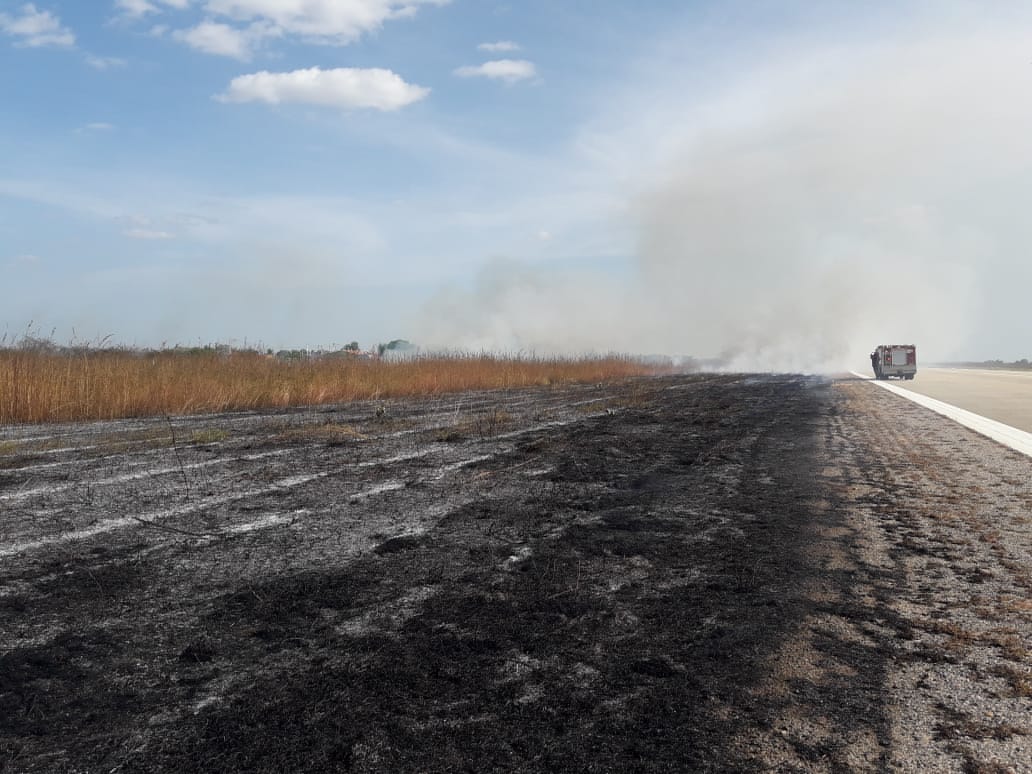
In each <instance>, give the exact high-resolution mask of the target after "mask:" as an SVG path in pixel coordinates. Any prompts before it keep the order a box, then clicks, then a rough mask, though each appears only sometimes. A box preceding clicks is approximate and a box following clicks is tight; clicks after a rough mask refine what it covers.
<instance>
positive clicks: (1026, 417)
mask: <svg viewBox="0 0 1032 774" xmlns="http://www.w3.org/2000/svg"><path fill="white" fill-rule="evenodd" d="M892 384H894V385H897V386H899V387H902V388H903V389H905V390H910V391H912V392H916V393H919V394H921V395H927V396H928V397H930V398H936V399H938V400H941V401H943V402H945V403H950V404H952V405H954V406H958V407H960V408H962V409H967V410H968V411H972V412H974V413H975V414H980V415H981V416H983V417H988V418H989V419H995V420H996V421H997V422H1003V423H1004V424H1005V425H1010V426H1011V427H1016V428H1018V429H1020V430H1024V431H1026V432H1032V371H1003V370H999V371H997V370H983V369H974V368H928V367H922V366H921V365H918V368H917V376H916V377H914V380H913V381H909V382H908V381H897V380H893V381H892Z"/></svg>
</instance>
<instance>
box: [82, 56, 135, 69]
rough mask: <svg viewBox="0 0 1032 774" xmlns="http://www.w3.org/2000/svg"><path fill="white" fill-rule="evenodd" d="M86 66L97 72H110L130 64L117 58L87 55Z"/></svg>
mask: <svg viewBox="0 0 1032 774" xmlns="http://www.w3.org/2000/svg"><path fill="white" fill-rule="evenodd" d="M86 64H88V65H89V66H90V67H92V68H93V69H95V70H110V69H112V68H114V67H125V66H126V64H128V63H127V62H126V61H125V60H124V59H120V58H119V57H117V56H95V55H94V54H86Z"/></svg>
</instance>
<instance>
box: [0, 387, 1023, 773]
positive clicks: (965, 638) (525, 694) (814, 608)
mask: <svg viewBox="0 0 1032 774" xmlns="http://www.w3.org/2000/svg"><path fill="white" fill-rule="evenodd" d="M1030 474H1032V461H1030V460H1029V459H1028V458H1025V457H1022V456H1020V455H1018V454H1017V453H1014V452H1010V451H1008V450H1006V449H1004V448H1002V447H999V446H996V445H995V444H994V443H993V442H991V441H989V440H987V439H984V438H981V437H980V436H977V435H975V434H974V433H972V432H970V431H968V430H965V429H964V428H961V427H959V426H957V425H954V424H952V423H950V422H949V421H948V420H946V419H944V418H942V417H939V416H937V415H935V414H932V413H931V412H928V411H926V410H924V409H921V408H920V407H917V406H915V405H912V404H909V403H908V402H906V401H904V400H902V399H900V398H898V397H896V396H894V395H890V394H888V393H885V392H884V391H882V390H878V389H875V388H874V387H873V386H872V385H870V384H865V383H863V382H861V381H860V380H855V379H847V378H842V379H824V378H817V377H803V376H749V375H690V376H678V377H664V378H654V379H641V380H632V381H627V382H623V383H619V384H615V385H605V386H603V385H588V386H576V387H569V386H567V387H551V388H543V389H538V390H525V391H519V392H493V393H476V394H467V395H462V396H449V397H444V398H436V399H431V400H413V401H396V402H393V403H390V404H386V403H368V404H352V405H347V406H341V407H334V408H319V409H309V410H296V411H286V412H277V413H272V414H257V413H255V414H247V413H243V414H232V415H222V416H217V417H188V418H182V417H180V418H172V419H170V420H166V419H160V420H140V421H125V422H113V423H94V424H90V425H62V426H49V427H42V428H41V427H30V428H4V429H2V430H0V770H3V771H5V772H7V771H10V772H145V771H218V772H236V771H239V772H244V771H248V772H252V771H267V772H285V771H342V772H463V771H466V772H723V771H728V772H730V771H779V772H844V771H857V772H861V771H879V772H880V771H887V772H895V771H906V772H930V771H966V772H1032V738H1030V736H1029V735H1030V733H1032V655H1030V653H1029V648H1030V647H1032V476H1030Z"/></svg>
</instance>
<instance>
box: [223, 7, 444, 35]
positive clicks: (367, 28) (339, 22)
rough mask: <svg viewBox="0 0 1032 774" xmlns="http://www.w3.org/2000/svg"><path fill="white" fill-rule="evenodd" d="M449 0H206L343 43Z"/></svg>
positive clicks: (242, 16) (244, 18) (239, 16)
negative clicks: (392, 20) (426, 7)
mask: <svg viewBox="0 0 1032 774" xmlns="http://www.w3.org/2000/svg"><path fill="white" fill-rule="evenodd" d="M449 2H450V0H207V2H206V3H205V5H204V7H205V9H206V10H207V11H208V12H209V13H211V14H214V15H219V16H224V17H228V18H230V19H234V20H237V21H241V22H249V21H257V22H267V23H270V24H272V25H274V26H275V27H277V28H278V29H280V30H282V31H283V32H284V33H287V34H294V35H300V36H302V37H305V38H309V39H311V40H315V41H318V42H322V43H332V44H336V45H344V44H347V43H350V42H352V41H353V40H355V39H356V38H358V37H360V36H361V35H362V34H364V33H366V32H372V31H374V30H377V29H379V28H380V27H382V26H383V23H384V22H385V21H389V20H391V19H398V18H404V17H408V16H412V15H413V14H415V13H416V12H417V11H418V10H419V8H420V7H421V6H424V5H436V6H440V5H446V4H448V3H449Z"/></svg>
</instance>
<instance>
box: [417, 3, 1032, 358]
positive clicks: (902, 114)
mask: <svg viewBox="0 0 1032 774" xmlns="http://www.w3.org/2000/svg"><path fill="white" fill-rule="evenodd" d="M951 25H952V26H951ZM951 25H950V24H946V23H943V24H941V25H938V26H937V27H936V28H935V29H932V28H931V26H930V25H929V24H925V23H914V24H912V25H911V26H910V28H909V29H907V30H906V31H899V32H897V33H894V34H892V35H891V36H889V35H886V36H884V37H882V38H879V39H876V40H867V41H852V42H850V43H848V44H834V43H833V44H829V43H828V42H827V41H826V40H822V41H821V42H820V43H813V42H807V41H806V40H802V39H800V40H794V41H792V44H791V46H787V45H786V46H784V47H782V51H781V53H776V54H770V55H769V56H768V57H767V58H766V59H765V60H763V61H759V62H756V63H753V64H752V65H750V66H749V67H747V68H745V70H746V71H743V72H739V73H736V74H735V75H734V76H733V77H731V78H728V79H727V80H726V82H722V83H720V84H716V85H715V84H713V83H707V84H705V88H704V89H703V88H701V85H700V84H699V83H697V82H695V81H694V80H693V77H692V76H691V74H690V73H678V74H676V75H674V76H673V77H669V78H667V79H666V81H665V82H664V86H663V88H655V89H653V91H652V93H651V96H652V100H653V101H652V104H653V106H654V110H653V112H652V114H651V115H648V116H645V115H642V114H640V113H639V114H637V115H635V116H634V117H633V118H629V119H627V121H626V124H625V125H622V126H615V127H613V128H612V137H611V138H610V139H612V140H613V141H614V142H616V141H621V142H624V143H625V144H626V149H627V154H628V157H629V158H630V157H631V156H634V157H635V158H636V159H639V160H640V158H641V153H640V150H638V148H640V146H642V145H645V146H648V145H649V144H650V143H651V144H652V146H654V147H658V146H660V145H661V146H662V147H663V148H664V150H663V152H662V153H659V154H658V160H657V161H656V162H655V163H650V164H645V165H643V166H642V167H641V168H640V169H637V170H635V173H634V175H633V176H632V177H631V178H628V179H631V180H632V181H633V182H632V184H630V186H629V189H628V190H627V191H626V192H625V193H624V195H623V202H624V205H623V207H622V209H621V211H620V212H619V213H609V214H605V213H600V214H599V215H600V218H602V217H607V215H608V216H609V217H620V218H624V219H626V220H627V221H628V222H630V223H631V224H633V227H634V229H635V231H636V234H637V240H636V242H637V243H636V248H635V251H634V255H633V256H632V257H631V259H630V261H629V268H628V271H627V273H626V275H617V274H612V273H609V274H603V273H601V272H591V271H574V270H567V271H564V272H554V271H550V270H548V269H547V268H541V265H540V264H538V265H534V263H533V262H532V261H521V260H519V259H513V260H508V261H496V262H494V263H492V264H491V265H490V266H488V267H487V268H486V269H484V270H483V271H482V273H481V274H480V276H479V277H478V278H477V279H476V281H475V282H474V283H473V287H472V289H470V290H466V289H461V290H460V289H454V288H453V289H450V290H448V291H446V292H443V293H441V294H440V295H439V296H438V297H437V298H436V299H435V300H434V302H432V303H431V304H430V305H429V307H428V309H427V310H425V312H424V314H423V315H422V320H421V323H420V325H419V328H420V330H421V332H423V334H424V340H426V341H427V343H428V344H430V345H431V346H434V345H438V346H451V347H455V346H460V347H463V346H464V347H468V348H474V349H498V348H501V349H507V350H512V351H515V350H531V351H538V352H542V351H547V352H552V351H560V352H583V351H586V350H596V351H599V350H601V351H607V350H614V349H616V350H622V351H637V352H667V353H670V354H691V355H697V356H703V357H711V356H722V357H723V358H724V359H725V361H726V362H727V364H728V365H729V367H732V368H740V369H748V370H754V369H755V370H827V369H839V368H844V367H856V366H857V365H859V364H862V363H863V362H864V357H865V354H866V353H867V352H868V351H869V350H870V347H871V346H872V342H877V341H882V340H889V339H892V340H902V339H906V340H908V341H915V342H920V343H921V345H922V354H923V356H924V357H925V359H926V360H927V359H929V358H931V359H936V358H942V359H945V358H951V357H962V356H965V355H978V354H981V356H984V357H986V356H1004V357H1019V356H1021V354H1020V353H1021V346H1022V342H1023V341H1025V340H1027V338H1028V334H1029V323H1028V322H1027V321H1025V320H1023V319H1022V317H1021V312H1020V309H1021V308H1022V305H1023V302H1022V300H1021V295H1020V294H1021V290H1020V288H1021V287H1027V286H1028V283H1029V281H1030V280H1032V270H1030V269H1029V268H1027V266H1028V264H1027V262H1025V261H1022V260H1021V259H1020V257H1019V256H1020V255H1021V254H1022V251H1023V249H1024V248H1023V245H1026V244H1028V243H1029V237H1032V233H1030V231H1032V226H1030V225H1029V223H1028V222H1027V219H1025V218H1024V217H1023V214H1022V213H1021V212H1020V207H1018V206H1017V205H1016V203H1017V202H1019V201H1022V200H1026V201H1027V199H1028V196H1029V194H1032V176H1030V173H1029V168H1030V161H1032V147H1030V146H1029V145H1028V143H1027V140H1026V138H1027V137H1028V136H1029V135H1030V133H1032V102H1029V100H1028V98H1027V97H1028V94H1029V89H1030V88H1032V64H1030V61H1029V60H1030V57H1032V54H1030V51H1032V48H1030V46H1029V45H1028V41H1027V38H1026V37H1024V36H1022V35H1021V34H1019V33H1016V32H1014V31H1012V29H1010V28H1008V27H1006V26H1005V25H1003V24H1002V23H994V24H986V23H985V22H984V21H979V20H971V19H968V20H965V22H964V23H961V22H960V21H956V20H955V21H953V22H952V23H951ZM785 49H787V50H785ZM696 92H697V93H702V94H704V95H705V96H702V97H699V98H698V99H696V100H694V101H693V97H692V94H693V93H696ZM635 104H636V106H637V107H638V109H639V110H645V111H647V110H649V109H650V108H648V107H647V103H646V100H643V99H641V98H638V99H637V100H636V102H635ZM643 105H646V107H642V106H643ZM655 106H659V107H655ZM656 126H660V127H662V130H661V131H660V132H659V133H658V134H657V132H656V130H655V127H656ZM642 127H652V128H651V129H643V128H642ZM610 184H612V181H610ZM499 252H500V253H504V252H505V251H504V249H501V250H500V251H499ZM1026 355H1027V353H1026Z"/></svg>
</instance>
